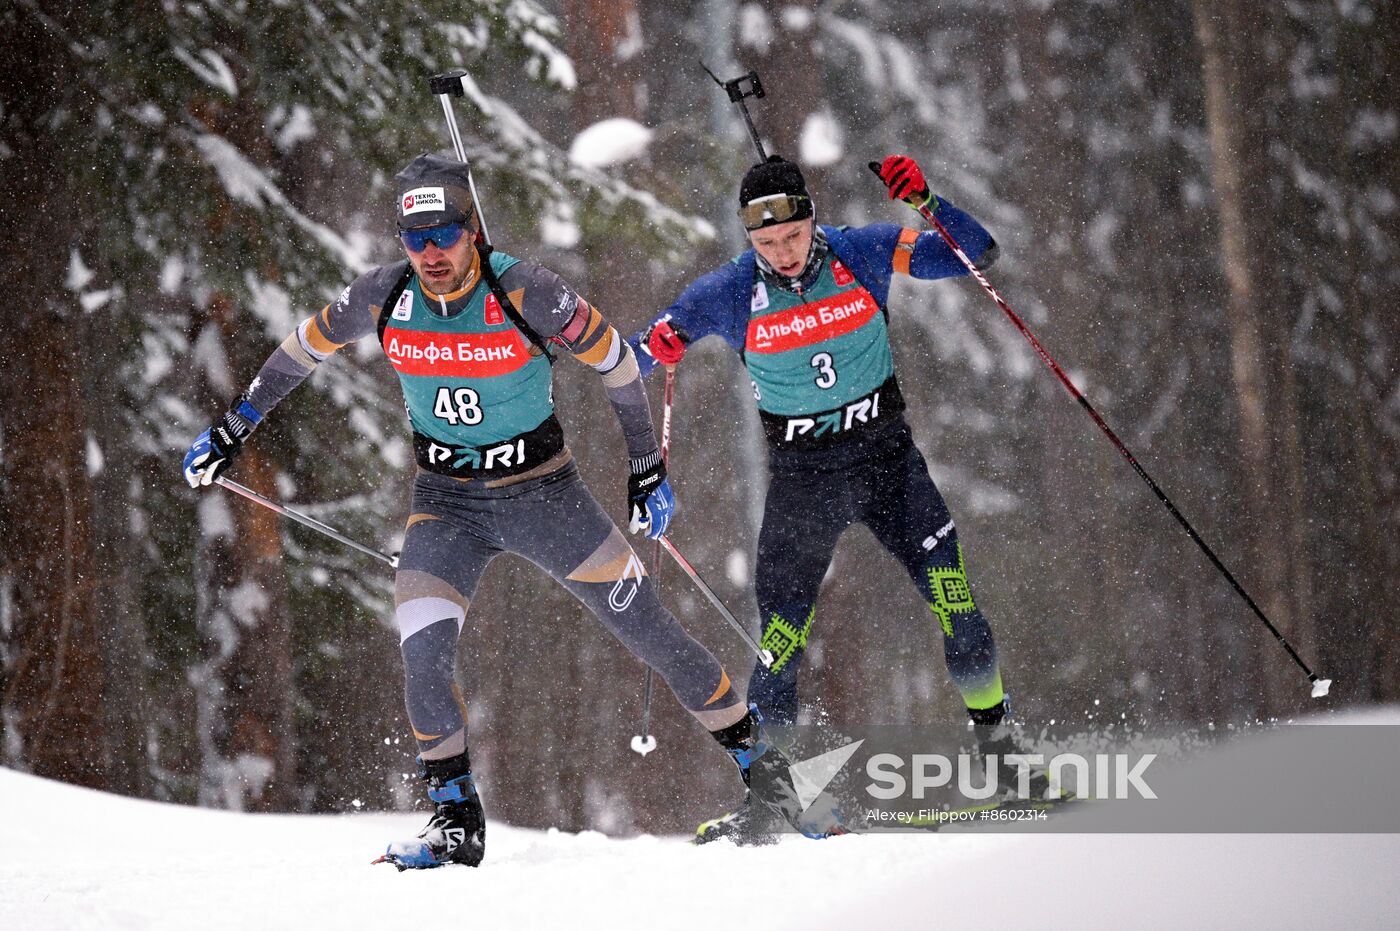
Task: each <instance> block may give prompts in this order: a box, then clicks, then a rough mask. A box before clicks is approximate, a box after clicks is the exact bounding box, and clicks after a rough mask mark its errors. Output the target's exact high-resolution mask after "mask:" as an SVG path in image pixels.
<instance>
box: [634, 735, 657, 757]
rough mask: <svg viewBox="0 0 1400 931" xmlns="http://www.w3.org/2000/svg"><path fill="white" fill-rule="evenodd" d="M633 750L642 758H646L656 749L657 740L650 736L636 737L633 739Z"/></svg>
mask: <svg viewBox="0 0 1400 931" xmlns="http://www.w3.org/2000/svg"><path fill="white" fill-rule="evenodd" d="M632 749H633V751H635V752H637V753H640V754H641V755H642V756H646V755H647V754H648V753H650V752H651V751H653V750H655V749H656V738H655V737H653V736H651V735H650V734H647V735H646V736H645V737H643V736H642V735H641V734H638V735H637V736H636V737H633V738H632Z"/></svg>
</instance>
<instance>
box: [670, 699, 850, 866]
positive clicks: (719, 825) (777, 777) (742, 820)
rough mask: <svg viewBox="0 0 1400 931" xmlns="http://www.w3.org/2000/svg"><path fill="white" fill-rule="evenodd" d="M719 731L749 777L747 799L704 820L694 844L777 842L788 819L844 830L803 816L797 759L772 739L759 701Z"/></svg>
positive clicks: (821, 829) (820, 831) (801, 825)
mask: <svg viewBox="0 0 1400 931" xmlns="http://www.w3.org/2000/svg"><path fill="white" fill-rule="evenodd" d="M714 736H715V739H716V740H717V741H719V744H720V746H722V747H723V748H724V749H725V752H726V753H728V754H729V756H730V758H731V759H733V760H734V765H736V766H738V767H739V777H740V778H741V779H743V780H744V804H743V805H741V806H740V807H739V808H738V809H736V810H735V811H732V812H730V813H729V814H727V815H723V816H721V817H719V818H715V819H713V820H710V821H706V822H705V823H704V824H701V825H700V827H699V828H697V829H696V833H695V843H697V844H708V843H710V842H711V841H715V840H719V839H721V838H725V837H728V838H730V839H732V840H733V841H734V842H735V843H736V844H741V845H744V846H754V845H759V844H773V843H777V834H778V831H779V830H781V826H782V825H783V824H784V823H786V824H788V825H790V826H792V827H793V828H794V829H796V830H797V831H799V832H800V833H802V834H805V835H806V836H808V837H827V836H829V835H833V834H840V833H844V832H843V831H842V830H841V827H840V825H839V824H836V823H831V824H827V823H822V824H809V823H808V820H809V819H805V818H804V817H803V810H802V802H801V800H800V799H799V798H798V795H797V790H796V788H794V787H793V784H792V774H791V771H790V770H789V767H790V766H791V765H792V761H791V760H790V759H789V758H788V755H787V754H786V753H784V752H783V751H782V749H780V748H779V747H777V746H775V745H774V744H773V741H772V739H771V737H770V736H769V734H768V733H767V731H766V730H765V729H764V727H763V718H762V716H761V715H759V713H758V709H757V708H756V707H755V706H753V705H750V706H749V713H748V714H746V715H745V716H744V717H743V718H742V719H741V720H740V721H739V722H738V723H736V724H732V725H730V726H729V727H727V728H725V729H724V730H721V731H716V732H715V735H714ZM755 776H757V777H758V778H757V780H755ZM755 783H756V787H755Z"/></svg>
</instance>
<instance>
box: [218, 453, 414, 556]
mask: <svg viewBox="0 0 1400 931" xmlns="http://www.w3.org/2000/svg"><path fill="white" fill-rule="evenodd" d="M214 484H216V485H222V486H224V487H225V488H227V489H228V490H229V491H231V492H233V493H234V494H236V495H242V496H243V497H245V498H247V499H248V500H249V501H253V502H256V503H257V504H261V505H262V506H263V507H265V508H267V509H268V510H270V511H273V512H275V513H277V514H281V515H282V516H283V517H290V518H291V519H292V520H294V521H296V522H297V523H299V524H303V525H305V526H307V527H310V528H311V529H312V530H315V531H316V532H318V533H323V534H325V535H326V536H328V537H330V538H331V539H332V540H334V541H336V542H337V543H343V544H345V545H346V546H348V547H350V548H351V549H353V550H359V551H360V552H361V553H364V554H365V555H366V556H373V557H374V558H375V559H378V560H380V561H382V562H386V563H388V564H389V565H390V566H391V567H392V568H394V569H397V568H398V567H399V557H397V556H390V555H388V554H386V553H381V552H379V550H376V549H371V548H370V547H368V546H365V545H364V544H363V543H356V542H355V541H354V540H352V539H350V538H349V537H347V536H346V535H345V534H343V533H341V532H340V531H339V530H336V529H335V528H334V527H327V526H326V525H325V524H323V523H321V522H320V521H319V520H317V519H316V518H314V517H308V516H306V515H305V514H303V513H301V512H300V511H295V510H293V509H292V508H289V507H287V506H286V505H285V504H278V503H277V502H276V501H273V500H272V499H271V498H264V497H263V496H262V495H260V494H258V493H257V492H256V491H254V490H253V489H251V488H248V487H247V486H244V485H240V484H238V483H237V482H235V481H232V480H230V479H226V478H224V477H223V476H219V477H218V478H216V479H214Z"/></svg>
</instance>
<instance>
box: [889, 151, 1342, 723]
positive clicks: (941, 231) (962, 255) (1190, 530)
mask: <svg viewBox="0 0 1400 931" xmlns="http://www.w3.org/2000/svg"><path fill="white" fill-rule="evenodd" d="M870 170H871V171H873V172H875V174H876V176H879V174H880V163H879V162H871V163H870ZM880 180H881V181H883V180H884V179H883V178H881V179H880ZM914 209H916V210H918V211H919V213H920V215H922V216H923V218H924V220H925V221H927V222H928V224H929V226H931V227H933V229H934V230H935V231H936V232H937V233H938V235H939V236H940V237H941V238H942V239H943V241H944V242H945V243H947V244H948V248H949V249H952V250H953V254H954V255H956V256H957V257H958V260H959V261H961V262H962V263H963V265H964V266H966V267H967V271H968V274H970V275H972V277H973V278H975V279H977V283H978V284H980V285H981V286H982V290H984V291H986V292H987V294H988V295H989V296H990V297H991V299H992V300H993V301H995V302H996V304H997V306H998V307H1000V308H1001V309H1002V311H1003V312H1004V313H1005V314H1006V316H1007V317H1009V318H1010V320H1011V322H1012V324H1014V325H1015V327H1016V329H1017V330H1020V331H1021V335H1022V336H1024V337H1025V338H1026V340H1027V341H1028V342H1029V343H1030V344H1031V348H1033V349H1034V350H1035V352H1036V355H1038V356H1040V359H1041V361H1042V362H1044V363H1045V364H1046V365H1047V366H1048V367H1049V368H1050V371H1052V372H1054V373H1055V377H1056V378H1058V379H1059V380H1060V384H1062V385H1064V386H1065V390H1067V391H1068V392H1069V393H1070V395H1071V396H1072V397H1073V398H1074V399H1075V400H1076V401H1078V402H1079V404H1080V406H1081V407H1083V408H1084V410H1085V411H1086V412H1087V413H1088V414H1089V416H1090V417H1092V418H1093V419H1094V423H1096V424H1098V425H1099V429H1100V430H1102V431H1103V432H1104V435H1105V436H1107V437H1108V439H1109V440H1110V441H1111V442H1112V443H1113V445H1114V446H1115V447H1117V449H1118V452H1119V453H1121V454H1122V456H1123V458H1124V459H1126V460H1128V464H1129V465H1131V466H1132V467H1133V470H1134V471H1135V472H1137V474H1138V476H1139V477H1140V478H1141V479H1142V480H1143V481H1144V482H1146V483H1147V487H1149V488H1151V489H1152V492H1153V494H1155V495H1156V496H1157V499H1158V500H1159V501H1161V502H1162V504H1163V505H1164V506H1165V507H1166V509H1167V510H1168V511H1169V512H1171V515H1172V517H1175V518H1176V520H1177V523H1179V524H1181V526H1182V528H1183V529H1184V530H1185V531H1186V534H1187V536H1189V537H1190V538H1191V539H1192V541H1194V542H1195V544H1196V545H1197V546H1198V547H1200V548H1201V552H1203V553H1205V554H1206V556H1207V558H1209V559H1210V561H1211V563H1212V564H1213V565H1214V566H1215V568H1216V569H1218V570H1220V574H1221V575H1223V576H1224V577H1225V580H1226V581H1227V582H1229V583H1230V585H1231V587H1233V588H1234V590H1235V592H1236V594H1238V595H1239V596H1240V597H1241V598H1243V599H1244V602H1245V604H1247V605H1249V608H1250V610H1251V611H1253V612H1254V614H1255V615H1256V616H1257V617H1258V618H1259V620H1261V621H1263V622H1264V626H1265V627H1267V628H1268V629H1269V633H1271V634H1273V635H1274V638H1275V639H1276V640H1278V642H1279V643H1280V644H1281V645H1282V646H1283V648H1284V649H1285V650H1287V651H1288V655H1289V656H1291V657H1292V658H1293V662H1295V663H1297V664H1298V666H1299V668H1300V669H1302V670H1303V672H1304V673H1306V674H1307V677H1308V681H1309V682H1310V683H1312V697H1313V698H1321V697H1322V696H1324V695H1326V694H1327V690H1328V689H1330V688H1331V687H1332V680H1331V679H1320V678H1318V676H1317V673H1315V672H1313V671H1312V670H1311V669H1309V668H1308V664H1307V663H1305V662H1303V658H1302V657H1301V656H1299V655H1298V651H1297V650H1295V649H1293V644H1291V643H1289V642H1288V640H1287V639H1285V638H1284V636H1283V634H1281V633H1280V632H1279V629H1278V628H1277V627H1275V626H1274V624H1273V622H1272V621H1270V620H1269V618H1268V616H1267V615H1265V614H1264V612H1263V610H1262V609H1261V608H1260V607H1259V605H1258V604H1256V603H1255V601H1254V599H1253V598H1251V597H1250V596H1249V592H1247V591H1245V590H1244V586H1243V585H1241V584H1240V583H1239V582H1238V581H1237V580H1236V579H1235V577H1234V575H1232V574H1231V573H1230V570H1229V569H1227V568H1225V564H1224V563H1223V562H1221V561H1220V557H1219V556H1216V555H1215V551H1214V550H1212V549H1211V548H1210V546H1209V545H1208V544H1207V543H1206V541H1205V540H1204V539H1203V538H1202V537H1201V535H1200V534H1199V533H1197V532H1196V528H1195V527H1192V526H1191V522H1190V521H1188V520H1187V519H1186V517H1185V516H1184V515H1183V514H1182V513H1181V511H1179V510H1177V507H1176V505H1175V504H1173V503H1172V500H1171V499H1170V498H1168V497H1167V494H1166V492H1164V491H1162V489H1161V487H1160V486H1158V484H1157V483H1156V482H1154V481H1153V480H1152V476H1150V475H1148V474H1147V470H1146V469H1144V468H1143V467H1142V465H1141V463H1139V462H1138V461H1137V457H1135V456H1134V455H1133V454H1132V453H1131V452H1130V451H1129V450H1128V447H1127V446H1126V445H1125V444H1124V443H1123V441H1122V440H1120V439H1119V438H1118V435H1117V434H1116V433H1114V432H1113V430H1111V429H1110V428H1109V426H1108V424H1107V423H1106V422H1105V421H1104V419H1103V417H1101V416H1099V412H1098V411H1097V410H1095V409H1094V406H1093V405H1092V404H1090V403H1089V400H1088V398H1086V397H1084V394H1083V393H1082V392H1081V391H1080V390H1079V389H1078V388H1076V387H1075V385H1074V382H1072V381H1070V379H1069V376H1068V375H1066V374H1065V373H1064V370H1063V369H1061V368H1060V366H1059V365H1058V364H1057V363H1056V362H1055V360H1054V359H1053V358H1051V357H1050V353H1049V352H1048V351H1046V349H1045V347H1044V346H1042V345H1041V343H1040V340H1038V339H1036V338H1035V334H1034V333H1032V332H1031V331H1030V328H1029V327H1027V326H1026V324H1025V323H1024V322H1023V321H1022V320H1021V318H1020V317H1018V316H1017V315H1016V312H1015V311H1014V310H1012V309H1011V305H1010V304H1008V303H1007V302H1006V299H1005V298H1003V297H1002V296H1001V295H1000V294H999V293H997V289H996V288H994V287H992V283H991V282H990V281H988V280H987V276H986V275H984V274H982V270H981V269H980V268H978V267H977V265H976V264H975V263H974V262H973V261H972V260H971V259H969V258H968V257H967V253H966V252H964V251H963V250H962V247H961V246H959V245H958V241H957V240H956V239H954V238H953V234H952V233H950V232H948V228H947V227H946V226H944V225H943V224H942V222H941V221H939V219H938V217H936V216H934V214H933V211H932V210H930V209H928V205H927V204H924V205H923V206H920V207H915V208H914Z"/></svg>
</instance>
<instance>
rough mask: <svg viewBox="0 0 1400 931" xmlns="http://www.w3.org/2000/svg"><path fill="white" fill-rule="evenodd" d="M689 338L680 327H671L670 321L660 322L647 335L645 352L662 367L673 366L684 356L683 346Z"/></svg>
mask: <svg viewBox="0 0 1400 931" xmlns="http://www.w3.org/2000/svg"><path fill="white" fill-rule="evenodd" d="M688 342H690V337H689V336H687V335H686V334H685V331H684V330H682V329H681V328H680V327H673V326H671V323H670V321H668V320H662V321H661V322H660V323H658V324H657V325H656V326H654V327H652V328H651V332H650V333H648V334H647V352H649V353H651V357H652V358H653V359H655V360H656V361H657V362H660V363H661V364H662V365H675V364H676V363H677V362H680V361H681V357H683V356H684V355H685V344H686V343H688Z"/></svg>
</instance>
